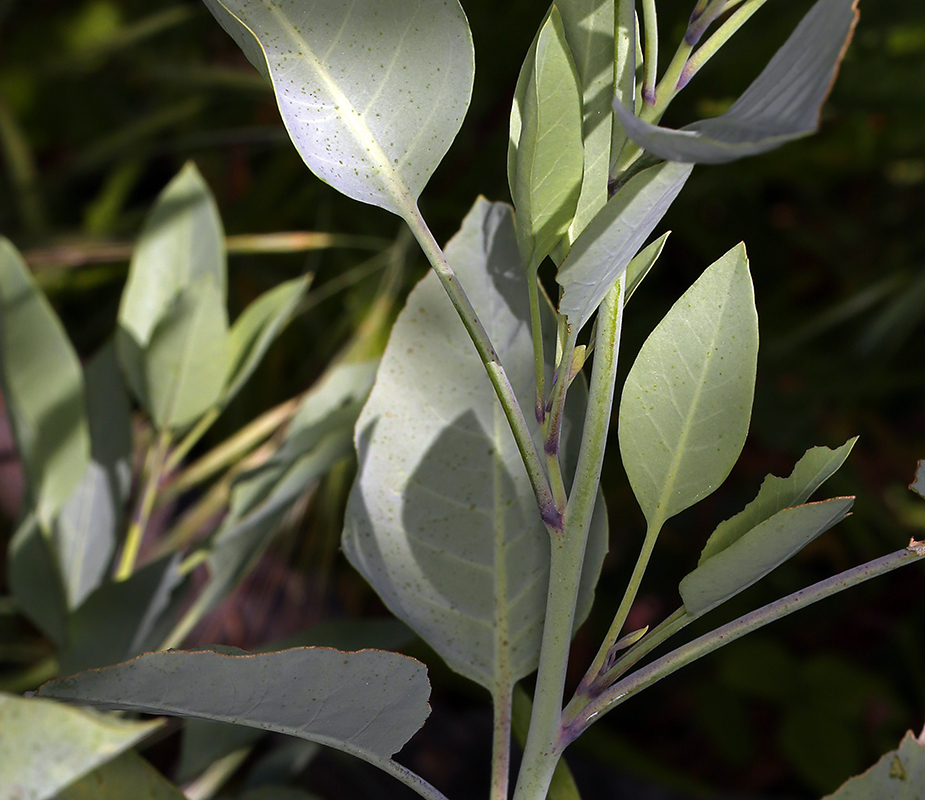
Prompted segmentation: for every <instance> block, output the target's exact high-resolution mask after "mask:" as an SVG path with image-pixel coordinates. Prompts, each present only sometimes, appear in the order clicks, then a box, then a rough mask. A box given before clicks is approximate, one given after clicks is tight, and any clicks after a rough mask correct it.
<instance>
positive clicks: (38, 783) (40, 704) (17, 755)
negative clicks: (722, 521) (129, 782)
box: [0, 694, 161, 800]
mask: <svg viewBox="0 0 925 800" xmlns="http://www.w3.org/2000/svg"><path fill="white" fill-rule="evenodd" d="M160 725H161V723H160V722H159V721H146V722H136V721H131V720H125V719H120V718H118V717H117V716H116V715H114V714H113V715H106V716H104V715H102V714H97V713H94V712H91V711H84V710H81V709H78V708H69V707H68V706H65V705H62V704H61V703H53V702H51V701H50V700H38V699H35V698H30V699H25V698H22V697H13V696H12V695H8V694H0V730H2V731H3V734H4V735H3V736H0V796H2V797H4V798H11V799H12V798H17V800H19V798H21V799H22V800H44V798H51V797H54V796H55V795H56V794H57V793H58V792H59V791H60V790H61V789H63V788H64V787H65V786H67V785H68V784H70V783H72V782H73V781H75V780H77V779H78V778H80V777H81V776H82V775H86V774H87V773H88V772H90V771H92V770H94V769H96V767H98V766H100V765H101V764H104V763H105V762H107V761H109V760H110V759H111V758H114V757H115V756H117V755H118V754H119V753H121V752H123V751H125V750H127V749H128V748H129V747H131V746H132V745H134V744H135V743H136V742H139V741H141V740H142V739H144V738H145V737H146V736H147V735H148V734H149V733H151V732H152V731H153V730H155V729H156V728H159V727H160Z"/></svg>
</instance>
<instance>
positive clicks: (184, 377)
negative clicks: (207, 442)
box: [144, 276, 228, 430]
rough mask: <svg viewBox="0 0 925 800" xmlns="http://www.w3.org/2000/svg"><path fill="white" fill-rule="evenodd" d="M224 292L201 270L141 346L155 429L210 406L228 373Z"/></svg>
mask: <svg viewBox="0 0 925 800" xmlns="http://www.w3.org/2000/svg"><path fill="white" fill-rule="evenodd" d="M227 314H228V312H227V311H226V309H225V298H224V293H223V292H222V291H221V290H220V288H219V287H218V286H217V285H216V284H215V282H214V281H213V280H212V278H211V276H205V277H204V278H203V279H202V280H200V281H199V282H198V283H195V284H192V285H191V286H189V287H187V288H186V289H184V290H183V291H182V292H181V293H180V294H178V295H176V297H175V299H174V302H173V303H172V304H171V306H170V307H169V308H168V309H167V311H166V312H165V314H164V315H163V316H162V317H161V319H160V320H159V322H158V324H157V326H156V327H155V328H154V330H153V331H152V332H151V339H150V342H149V343H148V347H147V350H146V352H145V364H144V367H145V386H146V390H145V391H146V397H147V406H148V410H149V411H150V413H151V416H152V418H153V419H154V424H155V425H156V426H157V428H158V429H161V430H162V429H165V428H183V427H185V426H187V425H189V424H190V423H192V422H194V421H195V420H196V419H198V418H199V417H200V416H201V415H202V414H203V413H205V412H206V411H207V410H208V409H210V408H212V407H213V406H215V405H216V404H217V403H218V401H219V399H220V397H221V395H222V391H223V390H224V387H225V378H226V376H227V374H228V367H227V363H228V355H227V354H228V342H227V338H226V337H227V333H228V316H227Z"/></svg>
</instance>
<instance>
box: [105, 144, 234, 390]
mask: <svg viewBox="0 0 925 800" xmlns="http://www.w3.org/2000/svg"><path fill="white" fill-rule="evenodd" d="M226 274H227V267H226V263H225V238H224V232H223V229H222V221H221V218H220V217H219V214H218V207H217V206H216V205H215V200H214V198H213V197H212V193H211V192H210V191H209V187H208V186H207V185H206V183H205V181H204V180H203V179H202V176H201V175H200V174H199V171H198V170H197V169H196V166H195V165H194V164H193V163H192V162H189V163H187V164H186V165H185V166H184V167H183V169H182V170H180V172H179V173H178V174H177V176H176V177H175V178H174V179H173V180H172V181H171V182H170V183H169V184H168V185H167V187H166V188H165V189H164V191H163V192H161V194H160V195H159V196H158V198H157V202H156V203H155V204H154V208H152V209H151V212H150V213H149V214H148V216H147V219H146V220H145V224H144V227H143V228H142V231H141V236H140V238H139V240H138V245H137V246H136V247H135V251H134V252H133V253H132V261H131V264H130V265H129V273H128V282H127V284H126V286H125V291H124V292H123V294H122V300H121V303H120V305H119V332H118V335H117V338H116V344H117V347H118V352H119V360H120V362H121V364H122V368H123V370H124V371H125V377H126V380H127V381H128V384H129V386H130V387H131V388H132V391H134V392H135V394H136V395H137V397H138V398H139V399H140V400H141V401H142V402H143V403H144V402H145V401H146V400H147V398H148V394H147V391H148V390H149V389H150V388H151V387H150V386H149V385H148V384H147V383H146V379H145V371H146V370H145V358H144V351H145V350H146V349H147V347H148V344H149V343H150V342H151V337H152V336H153V335H154V331H155V328H157V326H158V324H159V323H160V322H161V321H162V320H163V319H164V318H165V317H166V316H167V315H168V314H170V313H171V310H172V309H173V307H174V305H175V303H176V298H177V296H178V295H179V294H181V293H182V292H183V291H184V290H186V289H187V288H189V287H190V286H192V285H193V284H194V283H198V282H200V281H201V280H202V279H203V278H204V277H205V276H210V277H211V279H212V282H213V284H214V286H215V287H216V289H217V291H218V294H219V297H220V298H221V302H222V305H223V306H224V304H225V299H226V295H227V288H226V282H227V275H226Z"/></svg>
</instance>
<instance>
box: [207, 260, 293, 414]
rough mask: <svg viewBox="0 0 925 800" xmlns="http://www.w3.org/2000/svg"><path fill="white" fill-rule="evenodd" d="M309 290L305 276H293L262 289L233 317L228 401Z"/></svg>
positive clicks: (224, 396) (226, 388) (225, 392)
mask: <svg viewBox="0 0 925 800" xmlns="http://www.w3.org/2000/svg"><path fill="white" fill-rule="evenodd" d="M307 290H308V278H305V277H302V278H295V279H294V280H291V281H286V282H285V283H282V284H280V285H279V286H277V287H276V288H274V289H271V290H270V291H268V292H265V293H264V294H262V295H261V296H260V297H258V298H257V299H256V300H255V301H254V302H253V303H251V304H250V305H249V306H248V307H247V308H246V309H244V312H243V313H242V314H241V316H240V317H238V318H237V319H236V320H235V323H234V325H232V326H231V330H230V331H229V332H228V379H227V381H228V382H227V386H226V387H225V391H224V394H223V397H222V400H223V401H224V402H228V401H229V400H230V399H231V398H232V397H234V396H235V395H236V394H237V393H238V390H239V389H240V388H241V387H242V386H243V385H244V382H245V381H246V380H247V379H248V378H249V377H250V376H251V374H252V373H253V371H254V370H255V369H256V368H257V365H258V364H259V363H260V361H261V359H262V358H263V357H264V355H266V352H267V350H268V349H269V347H270V345H271V344H272V343H273V340H274V339H276V337H277V336H279V334H280V332H281V331H282V330H283V328H285V327H286V325H287V324H288V323H289V320H290V319H292V315H293V314H294V313H295V310H296V308H298V306H299V303H300V302H301V300H302V298H303V297H304V296H305V292H306V291H307Z"/></svg>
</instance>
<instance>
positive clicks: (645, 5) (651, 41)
mask: <svg viewBox="0 0 925 800" xmlns="http://www.w3.org/2000/svg"><path fill="white" fill-rule="evenodd" d="M642 19H643V27H644V28H645V37H646V38H645V51H644V52H645V56H644V58H643V66H644V67H645V78H644V79H643V82H642V99H643V101H644V102H646V103H648V104H649V105H652V104H653V103H654V102H655V83H656V81H657V80H658V18H657V17H656V13H655V0H642Z"/></svg>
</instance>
